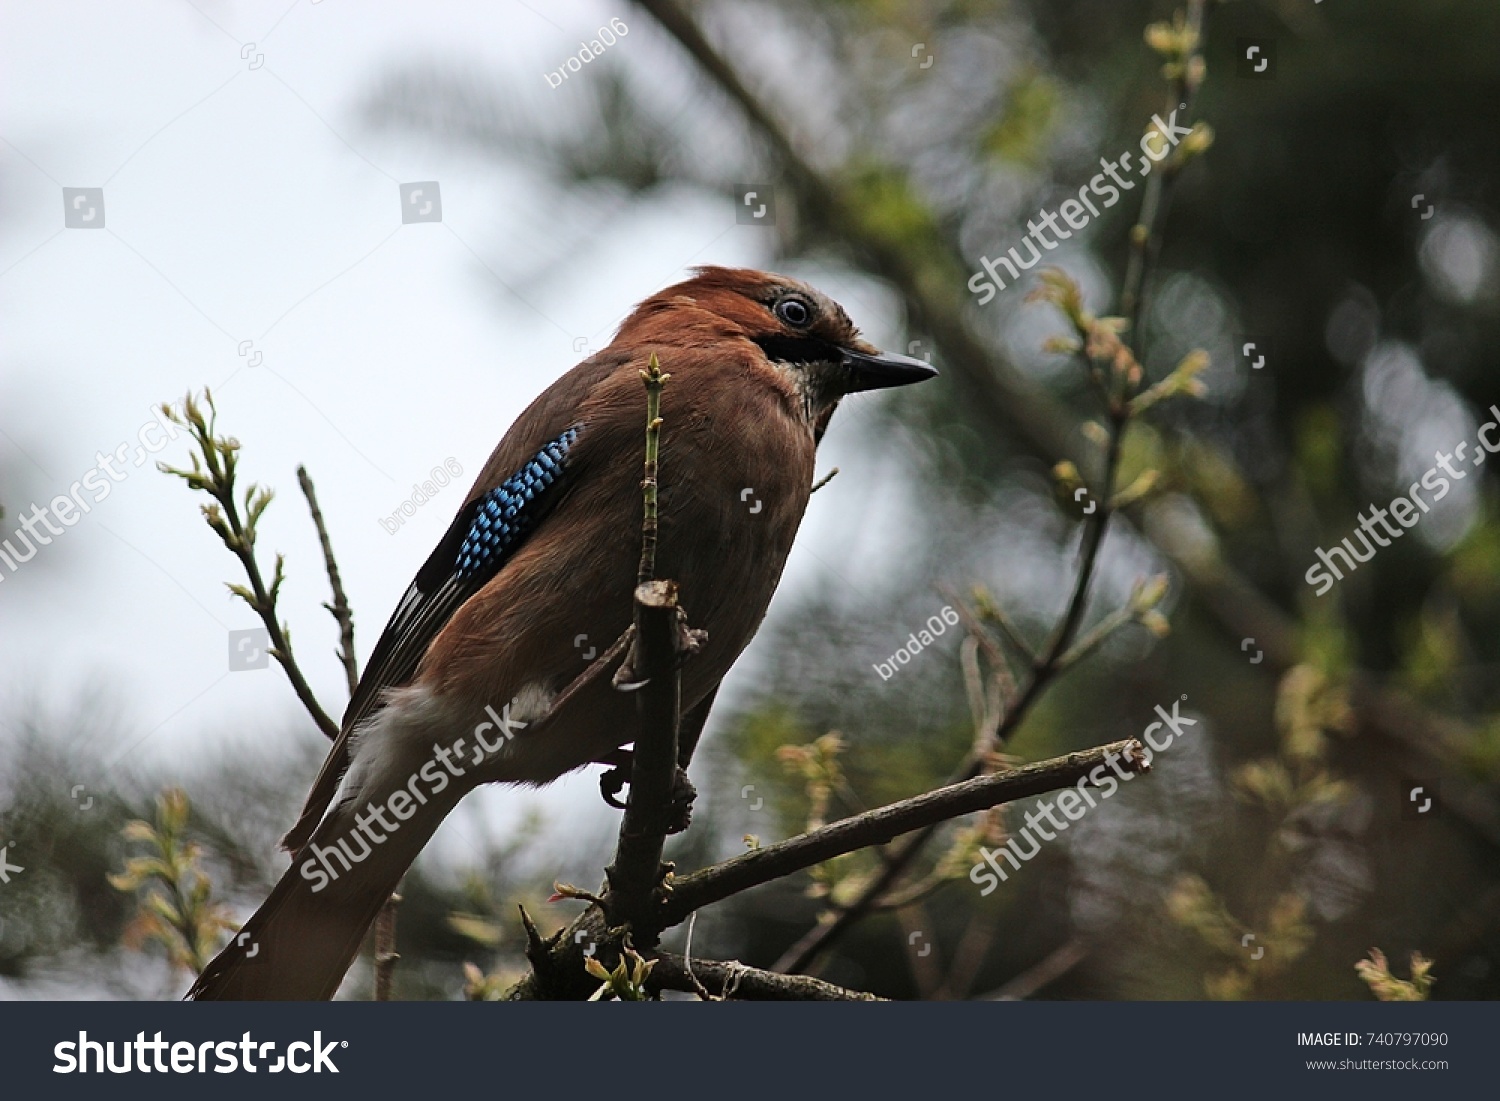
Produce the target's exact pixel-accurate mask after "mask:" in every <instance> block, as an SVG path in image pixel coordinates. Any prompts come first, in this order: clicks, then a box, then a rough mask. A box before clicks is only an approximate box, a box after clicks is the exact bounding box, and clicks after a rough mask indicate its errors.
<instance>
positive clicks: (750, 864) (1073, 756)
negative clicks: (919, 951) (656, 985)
mask: <svg viewBox="0 0 1500 1101" xmlns="http://www.w3.org/2000/svg"><path fill="white" fill-rule="evenodd" d="M1111 760H1113V761H1118V762H1120V763H1121V764H1122V765H1123V766H1124V767H1125V768H1127V769H1129V770H1131V771H1133V772H1144V771H1146V768H1147V765H1146V760H1145V751H1144V749H1143V748H1142V746H1141V744H1140V743H1139V742H1137V741H1136V740H1135V739H1134V738H1126V739H1125V740H1124V741H1119V742H1112V743H1110V744H1109V745H1103V746H1098V747H1097V748H1095V749H1089V750H1085V751H1083V752H1081V753H1069V754H1067V755H1066V756H1062V757H1055V758H1053V759H1051V760H1047V761H1039V762H1037V763H1036V764H1030V765H1022V766H1021V767H1020V768H1017V769H1012V770H1009V771H1006V772H997V773H995V774H993V775H991V776H979V777H975V778H974V779H971V780H964V781H962V782H960V783H956V784H950V785H948V786H947V787H942V788H938V789H937V790H936V791H929V792H926V793H925V794H923V795H918V796H915V797H914V798H911V799H903V800H902V801H900V802H899V803H891V804H889V805H887V806H884V807H879V808H877V809H875V810H872V811H866V812H865V813H864V814H856V815H854V816H853V817H851V818H845V819H842V820H841V821H838V822H834V823H831V824H830V825H827V826H824V827H822V828H821V829H816V830H813V831H811V832H810V833H804V834H799V835H798V836H796V837H792V838H789V839H787V840H786V841H778V842H777V843H776V844H774V845H767V846H766V847H765V848H761V849H752V850H751V851H750V852H747V853H742V854H740V855H739V856H736V857H732V858H731V859H729V860H726V861H724V862H722V863H720V864H715V865H713V866H712V867H710V868H705V869H703V870H702V871H698V872H693V873H692V874H691V875H687V876H683V877H681V878H679V879H677V880H676V881H675V882H674V883H673V886H672V894H671V896H670V897H669V898H668V899H667V901H666V903H665V905H664V906H663V907H662V917H663V919H664V922H665V924H667V925H675V924H677V923H678V922H680V921H683V920H685V919H686V918H687V916H688V915H689V914H691V913H692V912H693V911H694V910H698V909H701V908H702V907H704V906H708V905H711V904H713V903H715V902H720V901H722V900H724V899H726V898H728V897H730V896H731V895H736V894H739V893H740V892H741V891H746V890H749V889H750V888H751V887H758V886H760V885H761V884H762V883H768V882H770V881H771V880H773V879H780V878H782V877H783V876H788V875H791V874H792V873H794V872H799V871H802V870H803V869H805V868H810V867H812V866H813V865H814V864H821V863H822V862H823V861H825V860H832V859H833V858H834V857H836V856H843V855H844V854H845V853H851V852H855V851H857V850H859V849H864V848H868V847H870V846H871V845H880V844H884V843H885V842H888V841H890V840H892V839H893V838H895V837H898V836H900V835H901V834H904V833H910V832H912V831H913V830H924V829H930V828H932V827H935V826H937V825H939V824H941V823H943V822H946V821H948V820H949V819H952V818H957V817H959V816H961V815H964V814H972V813H973V812H974V811H980V810H988V809H989V808H990V807H993V806H998V805H999V804H1001V803H1008V802H1011V801H1013V800H1016V799H1025V798H1027V797H1028V796H1032V795H1041V794H1042V793H1044V792H1048V791H1054V790H1056V789H1058V788H1062V787H1067V786H1070V785H1073V784H1076V783H1077V782H1078V781H1080V780H1083V779H1085V778H1086V777H1087V776H1088V774H1089V773H1090V772H1092V771H1093V770H1094V769H1095V768H1097V767H1099V766H1100V765H1107V764H1108V763H1109V762H1110V761H1111ZM694 966H695V967H696V966H697V965H696V963H695V964H694Z"/></svg>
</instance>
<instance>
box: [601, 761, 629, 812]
mask: <svg viewBox="0 0 1500 1101" xmlns="http://www.w3.org/2000/svg"><path fill="white" fill-rule="evenodd" d="M595 763H596V764H601V765H609V771H607V772H605V773H604V774H603V775H602V776H600V777H599V794H600V795H602V796H604V801H605V802H606V803H608V804H609V805H610V806H612V807H614V808H615V809H616V810H624V809H625V804H624V803H622V802H620V800H619V799H617V798H616V796H618V795H619V794H620V792H621V791H623V790H624V788H625V785H626V784H627V783H629V781H630V769H631V767H632V766H633V765H634V764H635V754H634V753H632V752H631V751H630V750H628V749H617V750H615V751H614V752H612V753H606V754H605V755H604V756H603V757H600V758H599V759H598V761H596V762H595Z"/></svg>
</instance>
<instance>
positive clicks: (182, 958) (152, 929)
mask: <svg viewBox="0 0 1500 1101" xmlns="http://www.w3.org/2000/svg"><path fill="white" fill-rule="evenodd" d="M190 812H191V805H190V804H189V802H188V797H187V793H186V792H184V791H183V790H182V789H180V788H169V789H167V790H166V791H164V792H162V793H161V794H160V795H159V796H157V798H156V821H155V823H151V822H145V821H142V820H141V819H139V818H137V819H135V820H134V821H132V822H127V823H126V824H125V828H124V829H123V830H121V831H120V832H121V835H122V836H123V837H124V838H125V840H126V841H134V842H139V843H144V844H145V845H147V846H148V850H147V852H146V854H145V855H142V856H131V857H128V858H127V859H126V861H125V869H124V871H122V872H120V873H119V874H117V875H111V876H110V877H109V885H110V886H111V887H113V888H114V889H115V890H117V891H123V892H125V893H126V894H133V895H135V896H136V897H137V901H138V904H139V909H138V911H137V912H136V915H135V917H134V918H133V919H132V920H131V922H130V924H129V925H128V926H127V927H126V929H125V933H124V937H123V940H124V943H125V945H126V947H129V948H136V949H139V948H142V947H144V946H145V945H147V944H150V943H155V944H158V945H160V946H161V947H162V948H164V949H166V953H167V958H168V959H169V960H171V961H172V964H173V965H174V966H176V967H181V968H184V969H185V970H187V971H188V973H189V974H191V975H195V976H196V975H197V974H198V973H199V972H201V971H202V970H203V968H204V966H205V965H206V964H207V963H208V961H209V960H210V959H211V958H212V957H213V955H214V953H215V952H217V951H218V950H219V948H220V947H221V944H220V938H219V934H220V933H222V932H224V931H226V930H227V931H229V932H231V933H232V932H235V931H237V930H238V929H239V925H238V924H237V923H236V922H234V921H232V920H230V918H229V916H228V913H227V911H226V909H225V906H224V904H223V903H221V902H217V901H215V900H214V899H213V898H212V897H211V896H212V891H213V884H212V883H211V882H210V881H209V878H208V876H207V875H205V874H204V871H203V868H202V867H201V865H200V863H199V857H200V856H201V855H202V851H203V850H202V847H201V846H200V845H198V843H197V842H195V841H189V840H187V827H188V817H189V814H190Z"/></svg>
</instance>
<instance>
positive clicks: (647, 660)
mask: <svg viewBox="0 0 1500 1101" xmlns="http://www.w3.org/2000/svg"><path fill="white" fill-rule="evenodd" d="M678 617H679V609H678V606H677V584H676V582H673V581H648V582H645V583H644V584H642V585H638V586H637V587H636V590H635V651H634V657H633V667H632V668H633V676H634V677H635V678H636V679H637V680H638V681H640V682H642V687H641V688H640V689H639V690H638V691H639V692H640V696H639V706H640V716H641V722H640V732H639V735H638V736H637V738H636V742H635V752H634V754H633V755H632V758H633V759H632V762H631V769H630V798H629V801H628V802H627V803H626V805H625V814H624V817H623V818H622V819H621V820H620V838H619V841H618V843H617V844H616V847H615V859H614V862H613V863H612V864H610V866H609V867H608V868H607V869H605V873H606V875H607V876H608V878H609V890H608V892H606V894H605V897H604V902H605V910H606V913H607V914H608V915H609V919H610V924H611V925H626V924H628V925H630V926H631V928H632V929H633V930H634V931H635V941H636V943H637V945H639V946H641V947H645V948H649V947H652V946H653V945H655V943H656V934H657V932H658V931H659V930H660V928H662V926H661V925H660V924H659V920H658V918H657V913H658V906H657V904H656V900H657V898H658V887H659V886H660V885H661V882H662V875H663V874H664V872H665V871H666V870H667V869H665V868H664V867H663V865H662V862H661V853H662V846H663V845H664V843H665V841H666V837H667V831H668V829H669V828H670V826H671V803H672V789H673V786H674V782H675V780H676V776H677V729H678V723H679V715H680V713H681V709H682V691H681V681H680V678H679V675H678V654H679V653H680V639H681V633H682V632H681V626H680V623H679V618H678Z"/></svg>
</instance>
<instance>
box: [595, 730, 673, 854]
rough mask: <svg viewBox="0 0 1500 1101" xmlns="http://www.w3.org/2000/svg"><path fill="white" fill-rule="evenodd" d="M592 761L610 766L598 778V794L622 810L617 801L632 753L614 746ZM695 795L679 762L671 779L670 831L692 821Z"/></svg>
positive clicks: (629, 767) (628, 774)
mask: <svg viewBox="0 0 1500 1101" xmlns="http://www.w3.org/2000/svg"><path fill="white" fill-rule="evenodd" d="M595 763H596V764H601V765H609V766H610V767H609V771H608V772H606V773H604V775H602V776H600V777H599V794H600V795H602V796H604V801H605V802H606V803H608V804H609V805H610V806H612V807H614V808H615V809H616V810H624V809H625V804H624V803H622V802H621V801H620V799H619V795H620V792H621V791H623V790H625V785H626V784H628V783H629V782H630V770H631V767H632V766H633V765H634V763H635V754H634V753H632V752H631V751H630V750H628V749H617V750H615V751H614V752H613V753H606V754H605V755H604V756H603V757H600V758H599V759H598V760H597V761H596V762H595ZM697 798H698V789H697V788H695V787H694V786H693V782H692V781H691V780H689V779H688V774H687V769H685V768H683V767H682V766H681V765H678V766H677V774H676V775H675V776H674V777H673V778H672V816H671V818H670V820H669V822H670V824H669V825H668V826H667V832H668V833H669V834H670V833H681V832H682V831H683V830H685V829H687V828H688V826H689V825H691V824H692V821H693V801H694V800H696V799H697Z"/></svg>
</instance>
